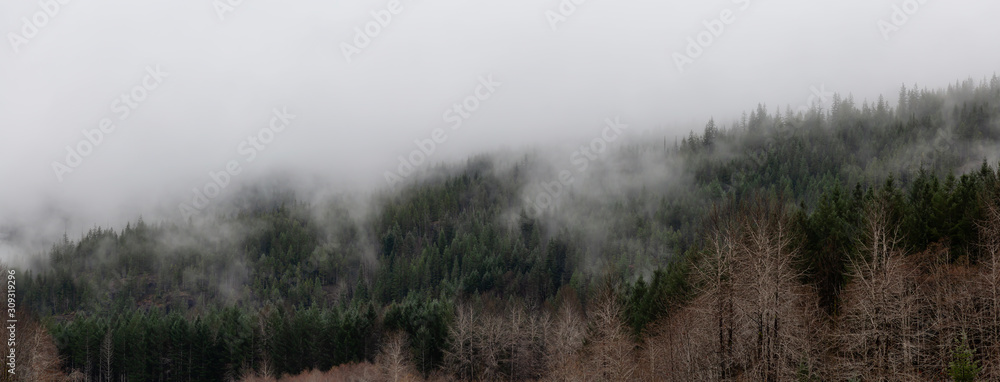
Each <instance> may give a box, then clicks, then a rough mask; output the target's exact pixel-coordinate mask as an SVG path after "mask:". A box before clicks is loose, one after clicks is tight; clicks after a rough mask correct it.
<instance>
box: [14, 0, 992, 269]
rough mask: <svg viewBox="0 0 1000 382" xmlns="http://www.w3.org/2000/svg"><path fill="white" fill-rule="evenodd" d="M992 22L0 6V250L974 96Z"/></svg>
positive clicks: (885, 9) (861, 6)
mask: <svg viewBox="0 0 1000 382" xmlns="http://www.w3.org/2000/svg"><path fill="white" fill-rule="evenodd" d="M63 1H65V3H63ZM577 2H579V4H577ZM997 15H1000V3H997V2H994V1H986V0H982V1H976V0H956V1H948V2H945V1H919V2H918V1H917V0H907V1H888V0H887V1H881V0H879V1H870V0H839V1H801V0H798V1H795V0H770V1H766V0H759V1H758V0H726V1H694V0H685V1H671V2H664V1H653V0H631V1H600V0H589V1H580V0H576V1H571V0H562V1H557V0H546V1H537V0H507V1H503V2H501V1H459V0H419V1H417V0H414V1H410V0H400V1H398V2H397V1H382V0H379V1H354V2H336V3H330V2H326V1H315V0H303V1H296V2H279V1H265V0H243V1H238V0H215V1H174V2H162V1H136V0H130V1H125V0H120V1H112V0H106V1H92V2H82V1H72V0H43V1H41V2H36V1H19V2H3V3H2V4H0V31H2V32H4V34H5V37H6V39H5V43H4V44H3V46H2V47H0V128H2V129H3V132H4V136H3V138H2V139H0V179H2V180H3V186H2V187H0V228H2V229H0V233H2V234H0V242H2V241H4V240H8V241H9V240H12V239H10V237H12V236H19V237H21V236H25V237H32V238H34V239H32V240H34V241H37V242H44V241H45V240H49V239H51V238H52V237H53V236H56V237H58V236H61V235H62V234H63V233H64V232H67V233H68V234H70V236H71V238H72V237H73V236H74V235H77V234H79V232H82V231H84V230H86V229H87V228H89V227H92V226H95V225H100V226H105V227H107V226H121V225H124V223H125V222H126V221H129V220H134V219H135V218H136V217H138V216H139V215H142V216H144V218H145V219H146V220H147V221H156V220H159V219H173V218H177V217H180V216H183V215H187V214H185V213H184V211H182V210H181V209H180V208H179V205H181V204H182V203H185V204H188V205H192V204H195V203H199V201H198V200H197V199H198V198H199V196H198V195H199V193H205V192H211V191H212V190H209V189H206V184H215V185H216V187H217V188H218V189H219V190H218V191H219V194H220V196H219V197H220V198H224V197H225V195H228V194H231V193H233V192H234V191H233V190H235V189H238V188H239V187H242V186H245V185H248V184H254V183H255V182H258V181H260V180H261V179H269V178H270V177H272V176H274V175H275V174H280V175H281V179H282V182H284V184H285V185H292V186H295V185H299V184H300V182H301V184H302V185H303V186H302V187H307V186H308V187H310V188H315V187H316V186H317V185H322V188H323V189H325V190H326V191H324V192H327V193H329V192H348V193H366V192H370V191H372V190H384V189H388V188H391V187H394V186H397V185H398V183H395V182H387V177H386V173H387V172H392V173H393V175H394V176H398V179H401V180H403V181H407V180H408V177H407V176H406V175H405V174H400V160H401V159H400V158H401V157H402V158H403V159H402V160H403V161H405V162H407V163H408V164H409V165H410V167H413V168H414V170H415V171H416V170H421V169H426V168H428V167H430V166H432V165H433V164H435V163H452V162H458V161H462V160H464V159H465V158H467V157H469V156H470V155H475V154H479V153H491V152H498V151H509V150H515V151H516V150H544V148H545V147H550V146H554V145H561V146H565V144H566V143H567V142H577V141H584V140H589V139H592V138H594V137H597V136H599V135H600V134H601V131H602V128H603V127H604V126H605V122H604V121H605V120H606V119H608V118H611V119H614V118H620V120H621V121H622V122H623V123H626V124H628V126H629V128H628V129H627V130H626V131H625V132H624V133H623V134H624V135H625V136H626V138H628V139H657V140H662V139H664V138H667V139H669V140H671V141H672V138H673V137H674V136H676V135H686V134H687V132H688V131H689V130H691V129H701V127H702V126H703V125H704V123H705V122H706V121H707V120H708V119H709V118H710V117H714V118H715V120H716V121H718V122H719V123H720V124H724V123H727V122H729V121H732V120H735V119H736V118H738V117H739V116H740V115H741V114H742V112H743V111H745V110H746V111H749V110H750V109H752V108H754V107H755V106H756V105H757V104H758V103H766V104H767V105H768V108H769V109H770V110H774V109H775V108H777V107H780V108H782V110H784V109H785V108H787V107H791V108H793V109H794V108H799V107H802V106H805V105H807V104H809V103H810V102H813V101H816V99H817V96H818V95H820V94H827V93H831V92H839V93H841V94H843V95H847V94H852V95H853V96H854V98H855V99H856V100H857V101H858V102H859V103H860V102H861V101H863V100H865V99H867V100H870V101H871V100H875V99H876V98H877V97H878V96H879V95H880V94H882V95H885V96H886V99H887V100H889V101H890V102H892V103H893V104H894V103H895V98H896V94H897V92H898V89H899V87H900V85H901V84H903V83H905V84H907V86H908V87H910V86H912V85H913V84H917V85H918V86H920V87H929V88H935V87H943V86H947V85H948V84H949V83H954V82H955V81H956V80H960V79H964V78H967V77H972V78H974V79H977V80H978V79H981V78H983V77H986V76H991V75H992V74H994V73H995V71H996V70H997V68H998V66H1000V65H998V64H1000V50H997V49H996V36H998V35H1000V24H998V23H996V22H995V20H994V18H995V17H996V16H997ZM359 33H360V34H363V36H359ZM123 97H124V98H123ZM102 129H103V130H102ZM415 141H419V142H423V143H421V144H422V145H423V147H422V148H421V146H418V144H417V143H415ZM427 142H433V148H430V146H429V143H427ZM88 147H89V148H90V150H88V149H87V148H88ZM420 150H423V151H420ZM414 151H418V152H421V153H422V154H418V155H415V156H414V155H411V154H413V152H414ZM87 152H89V154H88V153H87ZM407 158H425V159H421V160H418V161H411V160H410V159H407ZM560 158H562V157H560ZM566 161H567V162H568V160H566ZM417 162H419V163H417ZM554 166H556V167H560V166H562V167H566V166H570V165H569V164H568V163H567V164H563V163H558V164H555V165H554ZM227 167H229V169H228V170H229V171H227ZM223 174H225V175H223ZM213 176H214V178H213ZM390 178H392V176H390ZM390 183H394V184H392V185H390ZM306 185H307V186H306ZM218 186H222V187H218ZM209 188H210V187H209ZM194 190H198V191H194ZM203 199H207V200H206V203H207V204H211V203H212V199H213V198H209V197H204V198H203ZM12 232H15V233H17V234H16V235H15V234H14V233H12ZM19 254H20V253H19V252H17V251H16V250H14V249H12V247H11V246H10V245H9V244H3V243H0V258H7V259H9V258H10V257H11V256H17V255H19Z"/></svg>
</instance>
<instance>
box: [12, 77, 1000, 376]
mask: <svg viewBox="0 0 1000 382" xmlns="http://www.w3.org/2000/svg"><path fill="white" fill-rule="evenodd" d="M893 96H894V97H893V98H896V99H897V101H896V102H893V103H892V104H890V103H889V102H888V101H886V100H885V99H884V98H883V97H879V98H878V99H877V100H874V101H872V100H862V101H860V102H859V101H858V100H855V99H854V98H853V97H852V96H849V95H848V96H842V95H836V96H834V97H833V99H832V100H831V102H830V104H829V107H828V108H821V107H819V106H813V107H812V108H810V109H809V110H807V111H804V112H803V111H795V110H793V109H792V108H791V107H783V108H773V107H769V106H765V105H759V106H757V107H756V108H755V109H754V110H751V111H750V112H749V114H744V115H743V116H742V117H741V118H737V119H736V120H735V121H731V122H728V123H720V122H716V121H715V120H714V119H713V120H709V121H708V123H707V124H706V125H705V127H704V130H703V131H697V132H691V133H690V134H689V135H686V136H683V137H678V138H676V139H675V138H674V137H673V136H663V135H659V136H656V137H655V138H652V139H648V136H647V138H646V139H643V140H631V141H626V140H623V141H622V142H616V144H615V145H611V146H609V147H608V151H607V152H606V153H604V154H603V156H602V157H601V158H600V159H598V160H595V161H593V162H591V163H590V166H588V169H587V171H586V172H585V174H580V175H579V178H578V181H577V182H576V183H574V184H573V185H571V186H565V187H564V189H563V190H560V191H559V192H556V193H554V194H551V195H548V196H550V197H549V198H548V201H550V203H545V205H542V206H539V204H538V203H535V202H534V201H535V200H538V198H537V195H538V193H539V192H544V190H545V188H544V187H543V186H544V184H545V182H550V181H552V180H553V179H556V178H557V176H555V175H553V174H555V172H554V170H553V168H558V166H559V165H560V164H552V163H549V162H548V161H547V160H545V159H543V157H544V156H543V155H540V154H539V153H538V152H525V153H521V154H516V155H515V154H503V155H501V154H496V155H489V154H484V155H480V156H476V157H472V158H470V159H468V160H467V161H465V163H460V164H450V165H441V166H439V167H437V168H435V169H433V170H431V171H429V172H428V173H426V174H424V175H423V176H420V177H415V178H414V179H411V180H410V181H408V182H407V183H406V184H405V185H398V186H397V187H396V188H393V189H385V190H380V191H377V192H375V193H374V194H372V195H366V196H364V197H356V196H344V197H328V198H322V199H319V198H303V197H301V196H300V194H299V193H298V192H297V190H294V189H289V188H283V187H281V186H274V185H260V186H257V187H253V188H248V189H244V190H242V191H240V192H239V193H238V195H236V196H234V197H233V199H232V200H231V201H230V202H229V203H227V204H226V206H225V207H224V208H219V209H217V210H215V211H213V212H212V213H211V214H210V215H211V216H201V217H199V218H196V219H194V218H193V219H189V220H188V221H157V222H151V221H145V220H143V219H142V218H138V217H137V218H136V219H135V220H134V221H133V222H131V223H129V224H128V225H126V226H125V227H117V228H111V227H97V226H95V227H94V228H93V229H91V230H90V231H89V232H87V233H86V234H85V235H83V236H82V237H68V236H64V238H63V239H62V240H61V241H59V242H57V243H55V244H54V245H53V246H52V248H51V250H49V251H47V252H46V253H41V254H36V255H35V256H33V260H32V261H33V264H31V266H29V267H26V269H15V271H16V273H17V275H18V277H17V280H18V286H17V293H18V300H19V303H20V305H21V306H22V308H21V309H22V311H23V312H24V313H21V314H23V315H28V314H30V317H28V316H22V319H21V321H22V322H23V324H22V326H21V327H20V329H19V330H20V332H19V334H18V336H19V337H20V338H22V339H23V340H22V341H23V344H22V346H23V348H22V349H21V350H19V352H21V354H20V358H19V368H20V370H19V374H17V377H18V378H21V379H22V380H81V381H82V380H90V381H105V380H115V381H118V380H123V379H124V380H130V381H219V380H246V381H262V380H272V379H276V378H298V380H310V378H314V379H316V380H321V379H333V380H392V381H397V380H424V379H429V380H559V381H577V380H595V381H599V380H609V381H623V380H641V381H659V380H675V381H695V380H717V381H722V380H727V381H728V380H733V381H786V380H796V381H821V380H856V381H878V380H958V381H971V380H1000V162H998V160H1000V155H998V154H1000V78H998V77H997V76H993V77H992V78H991V79H986V80H966V81H962V82H957V83H955V84H953V85H951V86H948V87H947V88H945V89H923V88H919V87H916V86H909V87H907V86H904V87H902V88H901V89H900V92H899V94H898V96H896V95H893ZM540 185H543V186H540ZM550 189H551V188H550ZM539 190H543V191H539ZM529 203H532V204H529ZM5 273H6V271H5Z"/></svg>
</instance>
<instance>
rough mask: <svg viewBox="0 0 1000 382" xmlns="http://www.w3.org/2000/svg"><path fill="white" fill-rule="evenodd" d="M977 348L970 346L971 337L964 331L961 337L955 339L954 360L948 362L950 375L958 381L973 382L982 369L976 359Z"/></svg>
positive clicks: (952, 355)
mask: <svg viewBox="0 0 1000 382" xmlns="http://www.w3.org/2000/svg"><path fill="white" fill-rule="evenodd" d="M975 355H976V350H975V349H973V348H972V347H970V346H969V338H968V337H967V336H966V335H965V333H962V338H961V339H955V349H953V350H952V353H951V357H952V361H951V362H949V363H948V376H950V377H951V379H952V380H953V381H956V382H972V381H975V380H976V376H978V375H979V372H980V371H981V370H982V368H981V367H979V361H977V360H975Z"/></svg>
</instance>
